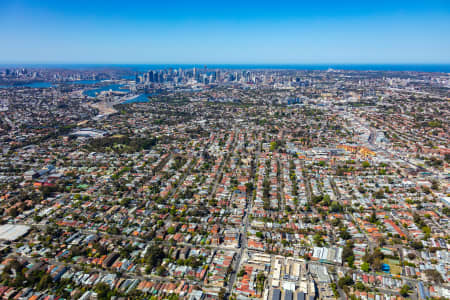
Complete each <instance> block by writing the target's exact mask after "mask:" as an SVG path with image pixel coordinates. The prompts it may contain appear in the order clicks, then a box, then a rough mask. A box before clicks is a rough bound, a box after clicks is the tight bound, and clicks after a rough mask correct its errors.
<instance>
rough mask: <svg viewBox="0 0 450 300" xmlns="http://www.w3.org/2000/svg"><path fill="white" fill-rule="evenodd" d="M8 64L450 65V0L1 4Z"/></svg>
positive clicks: (0, 52)
mask: <svg viewBox="0 0 450 300" xmlns="http://www.w3.org/2000/svg"><path fill="white" fill-rule="evenodd" d="M0 38H1V41H2V42H1V46H0V62H1V63H263V64H268V63H273V64H316V63H450V0H446V1H445V0H443V1H435V0H428V1H394V0H391V1H384V0H377V1H374V0H359V1H344V0H342V1H327V0H322V1H314V0H309V1H300V0H297V1H280V0H279V1H275V0H273V1H264V0H261V1H253V0H248V1H244V0H240V1H234V0H230V1H213V0H211V1H194V0H191V1H176V0H171V1H138V0H134V1H116V0H109V1H95V0H90V1H86V0H77V1H66V0H59V1H50V0H48V1H46V0H39V1H31V0H28V1H26V0H23V1H20V0H0Z"/></svg>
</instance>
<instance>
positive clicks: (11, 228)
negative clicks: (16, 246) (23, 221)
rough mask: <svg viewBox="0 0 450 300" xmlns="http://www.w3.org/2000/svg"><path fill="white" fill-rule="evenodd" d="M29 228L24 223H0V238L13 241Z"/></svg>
mask: <svg viewBox="0 0 450 300" xmlns="http://www.w3.org/2000/svg"><path fill="white" fill-rule="evenodd" d="M28 230H30V227H29V226H26V225H12V224H6V225H0V240H7V241H15V240H17V239H18V238H19V237H21V236H23V235H24V234H25V233H27V232H28Z"/></svg>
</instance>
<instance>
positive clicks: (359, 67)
mask: <svg viewBox="0 0 450 300" xmlns="http://www.w3.org/2000/svg"><path fill="white" fill-rule="evenodd" d="M205 66H207V67H208V69H210V70H211V69H235V70H255V69H272V70H283V69H284V70H328V69H330V68H331V69H336V70H355V71H414V72H443V73H450V64H333V63H329V64H22V65H18V64H15V65H13V64H6V65H5V64H3V65H0V67H10V68H13V67H25V68H27V67H28V68H66V69H82V70H86V69H92V68H103V69H104V68H122V69H128V70H132V71H136V72H144V71H148V70H160V69H168V68H173V69H178V68H182V69H192V68H194V67H196V68H199V69H203V68H204V67H205ZM130 79H132V78H130Z"/></svg>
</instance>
